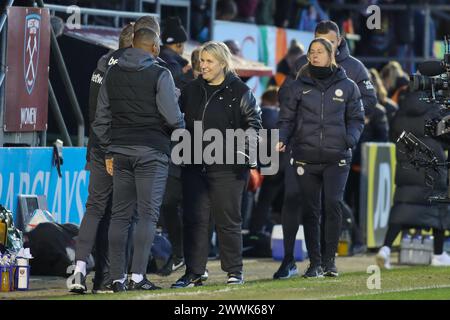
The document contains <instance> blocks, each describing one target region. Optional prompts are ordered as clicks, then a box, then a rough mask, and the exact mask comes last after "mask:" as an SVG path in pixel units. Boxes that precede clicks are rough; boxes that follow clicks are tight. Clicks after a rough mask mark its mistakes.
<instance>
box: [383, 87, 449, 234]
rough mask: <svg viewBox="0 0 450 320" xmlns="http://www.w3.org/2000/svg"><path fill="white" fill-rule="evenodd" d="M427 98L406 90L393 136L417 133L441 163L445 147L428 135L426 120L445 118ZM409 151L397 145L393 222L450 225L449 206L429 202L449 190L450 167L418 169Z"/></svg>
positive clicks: (393, 128) (395, 119)
mask: <svg viewBox="0 0 450 320" xmlns="http://www.w3.org/2000/svg"><path fill="white" fill-rule="evenodd" d="M424 97H425V95H424V94H423V93H420V92H405V93H404V94H402V95H401V96H400V101H399V106H400V108H399V111H398V112H397V114H396V116H395V117H394V120H393V123H392V133H393V137H395V138H398V137H399V136H400V134H401V133H402V132H403V131H406V132H411V133H413V134H414V135H415V136H416V137H417V138H419V139H420V140H422V142H424V143H425V144H426V145H427V146H428V147H429V148H430V149H432V150H433V152H434V153H435V155H436V157H437V160H438V162H440V163H442V162H445V161H446V156H445V152H444V147H443V146H442V144H441V143H440V142H439V141H437V140H436V139H433V138H432V137H430V136H427V135H426V134H425V123H426V121H427V120H430V119H436V118H441V115H440V113H439V107H438V106H437V105H430V104H429V103H426V102H425V101H421V100H419V99H420V98H424ZM405 151H406V150H405V149H404V148H403V147H402V146H401V145H398V144H397V148H396V155H397V166H396V170H395V184H396V189H395V195H394V205H393V207H392V208H391V212H390V216H389V222H390V223H393V224H400V225H403V226H414V227H434V228H439V229H448V228H450V215H449V211H448V206H447V205H436V204H431V203H430V202H429V201H428V198H429V197H430V196H432V195H436V194H443V193H446V191H447V169H446V168H443V167H440V168H439V169H438V170H437V171H435V170H432V169H428V170H427V169H425V168H414V167H413V166H412V165H411V164H410V163H409V159H408V156H409V155H410V154H411V152H406V153H405ZM427 176H429V177H428V178H427ZM430 177H431V179H430ZM431 181H433V184H431Z"/></svg>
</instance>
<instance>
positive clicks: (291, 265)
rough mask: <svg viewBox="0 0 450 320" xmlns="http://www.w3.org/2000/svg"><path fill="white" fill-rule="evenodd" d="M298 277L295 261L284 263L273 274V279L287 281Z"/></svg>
mask: <svg viewBox="0 0 450 320" xmlns="http://www.w3.org/2000/svg"><path fill="white" fill-rule="evenodd" d="M296 275H298V270H297V266H296V265H295V261H292V260H291V261H285V260H283V262H282V263H281V266H280V267H279V268H278V270H277V272H275V273H274V274H273V278H274V279H289V278H290V277H293V276H296Z"/></svg>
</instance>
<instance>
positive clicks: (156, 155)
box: [109, 149, 169, 280]
mask: <svg viewBox="0 0 450 320" xmlns="http://www.w3.org/2000/svg"><path fill="white" fill-rule="evenodd" d="M168 166H169V165H168V156H167V155H166V154H164V153H162V152H160V151H158V150H156V149H149V150H148V151H145V152H142V153H141V154H139V155H138V156H128V155H122V154H115V155H114V174H113V180H114V193H113V207H112V214H111V224H110V227H109V254H110V255H109V258H110V261H111V278H112V279H113V280H118V279H122V278H123V277H124V275H125V274H126V268H125V260H126V248H127V239H128V234H129V229H130V226H131V224H132V221H133V219H134V218H133V216H134V214H135V210H136V211H137V214H136V216H135V219H136V225H135V227H134V234H133V256H132V262H131V272H132V273H137V274H145V273H146V270H147V263H148V259H149V252H150V248H151V245H152V243H153V239H154V237H155V230H156V224H157V223H158V219H159V210H160V207H161V203H162V199H163V196H164V190H165V187H166V180H167V175H168Z"/></svg>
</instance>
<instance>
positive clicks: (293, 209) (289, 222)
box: [281, 156, 302, 261]
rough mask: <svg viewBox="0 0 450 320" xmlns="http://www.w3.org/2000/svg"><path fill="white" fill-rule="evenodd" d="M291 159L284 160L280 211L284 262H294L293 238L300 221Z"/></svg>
mask: <svg viewBox="0 0 450 320" xmlns="http://www.w3.org/2000/svg"><path fill="white" fill-rule="evenodd" d="M290 159H291V157H289V156H288V157H285V158H284V159H283V160H284V170H285V173H284V199H283V207H282V210H281V225H282V227H283V245H284V260H286V261H293V260H294V247H295V237H296V236H297V231H298V227H299V225H300V220H301V202H302V195H301V193H300V190H299V187H298V183H297V178H296V175H297V173H296V170H295V167H294V166H293V165H291V164H290Z"/></svg>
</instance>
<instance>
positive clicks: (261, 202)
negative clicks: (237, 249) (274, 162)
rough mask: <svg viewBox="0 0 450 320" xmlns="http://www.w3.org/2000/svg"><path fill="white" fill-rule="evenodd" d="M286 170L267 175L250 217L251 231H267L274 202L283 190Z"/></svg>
mask: <svg viewBox="0 0 450 320" xmlns="http://www.w3.org/2000/svg"><path fill="white" fill-rule="evenodd" d="M283 185H284V172H278V173H277V174H275V175H272V176H265V177H264V180H263V183H262V185H261V190H260V191H259V195H258V201H257V203H256V206H255V209H254V210H253V212H252V215H251V218H250V225H249V229H250V233H258V232H263V231H265V226H266V225H267V223H268V221H269V215H270V211H271V208H272V204H273V202H274V201H275V199H276V197H277V196H278V194H279V193H280V192H281V191H282V190H283Z"/></svg>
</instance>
